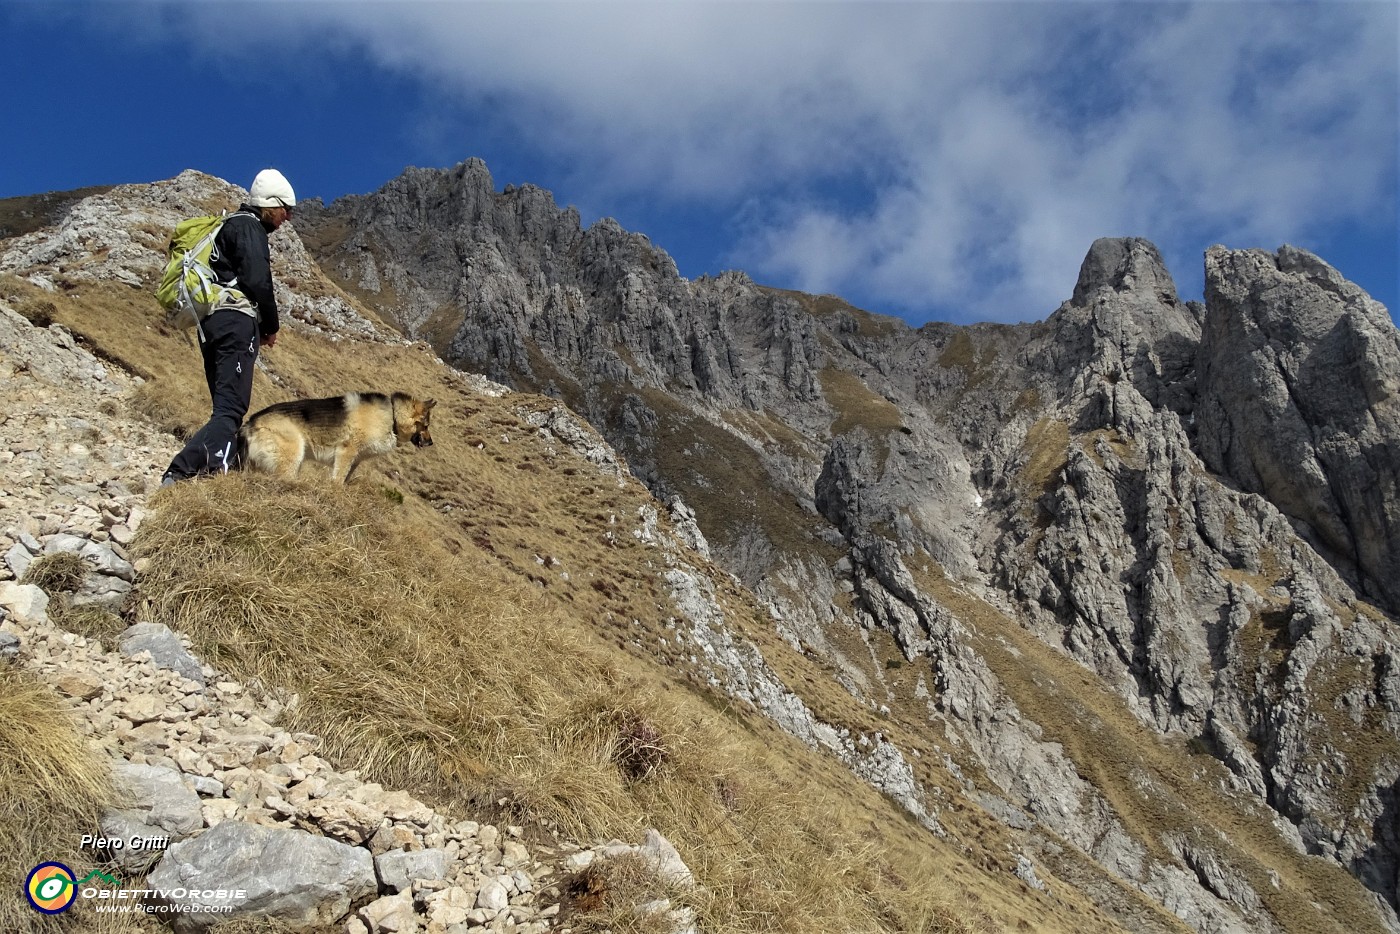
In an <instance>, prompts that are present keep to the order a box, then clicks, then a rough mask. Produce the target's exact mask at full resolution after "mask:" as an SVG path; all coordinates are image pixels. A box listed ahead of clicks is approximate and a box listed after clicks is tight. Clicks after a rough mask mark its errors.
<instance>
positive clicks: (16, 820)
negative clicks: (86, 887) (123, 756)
mask: <svg viewBox="0 0 1400 934" xmlns="http://www.w3.org/2000/svg"><path fill="white" fill-rule="evenodd" d="M108 782H109V779H108V772H107V765H106V763H105V762H104V761H103V760H102V759H101V758H100V757H99V756H97V755H96V754H95V753H93V752H92V750H91V749H89V747H88V745H87V743H86V742H85V741H84V740H83V738H82V737H81V736H79V735H78V732H77V730H76V729H75V728H74V726H73V721H72V719H71V716H70V714H69V713H68V702H67V701H66V700H64V699H63V698H61V697H59V696H58V695H57V694H56V693H54V691H53V689H52V688H50V687H48V685H46V684H44V683H42V682H40V681H39V680H38V679H37V678H35V677H33V676H31V675H28V674H25V673H24V672H22V671H20V670H18V669H15V668H10V667H3V668H0V890H3V892H4V895H3V896H0V931H5V932H6V934H27V932H30V931H35V932H37V931H52V930H55V929H57V928H56V920H55V919H51V918H49V917H47V916H45V915H41V914H39V913H38V912H36V911H34V910H33V909H32V908H30V907H29V903H28V902H27V901H26V900H25V899H24V897H23V896H22V894H21V893H22V892H23V889H24V881H25V879H26V877H27V876H28V875H29V872H30V870H32V869H33V868H34V867H35V866H37V865H39V864H40V863H45V862H50V861H57V862H61V863H64V864H65V865H67V866H68V867H69V868H71V869H72V870H73V871H74V872H75V873H78V874H79V877H81V874H84V873H85V872H86V871H87V870H88V869H90V868H91V865H90V864H91V862H92V855H91V854H90V853H84V852H82V851H80V850H79V849H78V842H79V839H80V837H81V835H82V834H84V833H96V832H97V830H98V819H99V817H100V815H101V813H102V810H103V808H104V807H106V806H107V805H108V804H109V803H110V802H111V801H112V792H111V788H110V786H109V784H108ZM59 917H61V919H62V921H63V922H64V924H63V925H62V927H63V929H65V930H70V931H93V932H97V934H106V932H110V934H124V932H135V931H150V930H155V929H156V926H155V925H154V924H153V923H152V922H149V921H148V920H146V919H145V918H144V917H142V916H138V915H107V914H98V913H96V912H94V911H92V910H91V909H90V908H89V907H88V905H87V904H86V903H85V902H84V901H83V900H82V899H79V900H78V901H77V903H76V904H74V906H73V907H72V908H70V909H69V910H68V911H67V912H65V913H64V914H63V915H61V916H59Z"/></svg>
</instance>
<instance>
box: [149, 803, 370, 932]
mask: <svg viewBox="0 0 1400 934" xmlns="http://www.w3.org/2000/svg"><path fill="white" fill-rule="evenodd" d="M147 883H148V887H149V888H151V889H155V890H157V891H158V892H160V893H161V896H160V901H161V902H162V903H163V904H164V905H166V906H167V908H168V910H169V911H170V915H169V917H170V919H171V924H172V927H174V929H175V931H176V934H191V932H200V931H204V930H206V929H207V928H209V927H211V926H213V925H214V924H215V923H216V922H224V921H229V920H232V919H238V918H255V917H273V918H279V919H281V920H283V921H285V922H289V923H290V924H292V925H294V926H308V927H309V926H311V925H315V924H324V923H328V922H334V921H336V920H338V919H339V918H342V917H344V916H345V915H346V914H347V913H348V912H349V911H350V909H351V906H352V905H353V903H354V902H356V901H357V900H359V899H362V898H365V897H366V896H369V895H373V894H374V893H375V892H376V891H377V890H378V881H377V880H376V878H375V875H374V860H373V858H372V857H371V856H370V854H369V851H368V850H366V849H363V848H361V847H355V846H347V845H346V844H344V843H338V842H336V841H335V840H331V839H329V838H327V837H318V836H313V835H312V834H309V833H306V832H305V831H302V830H290V829H285V830H284V829H280V828H273V827H262V826H258V825H254V824H245V823H241V822H238V821H227V822H225V823H222V824H219V825H218V826H217V827H214V828H212V829H210V830H208V831H206V832H205V833H203V834H200V835H199V836H198V837H195V838H193V839H191V840H186V841H185V842H183V843H177V844H175V845H174V846H172V847H171V848H170V849H169V851H167V852H166V854H165V858H164V859H162V860H161V862H160V865H159V866H157V867H156V869H155V871H154V872H152V873H151V874H150V876H149V877H148V878H147ZM224 906H227V907H228V911H227V913H220V912H218V911H215V910H214V909H216V908H223V907H224Z"/></svg>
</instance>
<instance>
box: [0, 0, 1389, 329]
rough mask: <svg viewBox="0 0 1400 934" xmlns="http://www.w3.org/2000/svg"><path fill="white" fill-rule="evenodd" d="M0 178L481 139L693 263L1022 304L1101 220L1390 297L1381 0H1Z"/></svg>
mask: <svg viewBox="0 0 1400 934" xmlns="http://www.w3.org/2000/svg"><path fill="white" fill-rule="evenodd" d="M0 36H3V37H4V47H5V50H6V59H5V62H4V65H3V66H2V67H3V74H4V81H3V92H0V127H3V134H0V197H8V196H11V195H18V194H30V193H35V192H39V191H50V190H62V189H68V188H76V187H80V186H84V185H94V184H107V183H116V182H141V181H152V180H155V179H160V178H167V177H170V176H173V175H175V174H177V173H178V172H180V171H182V170H183V169H185V168H197V169H200V170H202V171H206V172H210V173H212V174H215V175H218V176H220V177H223V178H226V179H228V180H230V181H233V182H236V183H238V184H241V185H247V184H248V183H249V181H250V180H251V178H252V176H253V174H254V173H255V172H256V171H257V170H258V169H259V168H262V167H264V166H267V165H273V166H276V167H278V168H280V169H282V170H283V171H284V172H285V173H286V174H287V176H288V177H289V178H290V179H291V180H292V183H293V184H294V185H295V186H296V189H297V191H298V194H299V195H300V196H301V197H304V198H305V197H311V196H320V197H322V198H325V199H326V200H331V199H333V198H335V197H338V196H340V195H343V194H347V193H361V192H367V191H372V190H374V189H376V188H378V187H380V186H381V185H383V184H384V183H385V182H387V181H388V180H389V179H391V178H393V177H394V176H396V175H398V174H399V173H400V172H401V171H402V170H403V169H404V168H405V167H406V166H409V165H418V166H449V165H453V164H455V163H457V162H460V161H462V160H464V159H466V158H469V157H472V156H479V157H481V158H482V159H484V160H485V161H486V163H487V165H488V166H489V168H490V169H491V172H492V175H493V176H494V178H495V180H496V184H497V186H498V187H503V186H504V185H506V184H523V183H532V184H536V185H539V186H541V187H544V188H547V189H549V190H550V191H552V192H553V193H554V195H555V198H556V200H557V201H558V202H559V203H560V204H561V206H562V205H565V204H573V205H575V206H577V207H578V208H579V210H580V212H581V213H582V215H583V217H584V220H585V222H586V223H587V222H592V221H594V220H596V219H598V218H600V217H603V216H611V217H615V218H617V219H618V220H619V221H620V222H621V223H622V224H623V225H624V226H625V227H627V228H629V229H632V230H636V231H640V232H642V233H645V234H646V235H648V236H649V237H651V239H652V240H653V241H654V242H655V243H657V244H658V245H659V246H661V247H663V248H664V249H666V250H667V251H668V252H669V253H671V254H672V255H673V256H674V257H675V258H676V261H677V264H678V265H679V267H680V270H681V273H682V274H683V275H686V276H688V277H695V276H698V275H700V274H702V273H715V272H719V271H721V270H724V269H729V268H737V269H743V270H745V271H746V272H748V273H749V274H750V275H752V276H753V277H754V278H755V279H756V280H757V281H759V282H762V283H765V284H771V285H778V286H783V287H788V288H799V289H805V290H808V291H815V292H833V293H836V294H838V295H841V296H842V297H844V298H846V299H847V300H849V301H851V302H853V303H854V304H856V305H859V306H861V307H863V308H867V309H869V310H871V311H877V312H882V313H886V314H898V315H901V316H903V317H905V318H906V319H908V320H909V321H911V322H912V323H915V324H917V323H921V322H923V321H926V320H930V319H938V320H950V321H958V322H966V321H975V320H1001V321H1021V320H1034V319H1039V318H1043V317H1044V316H1045V315H1047V314H1048V313H1050V312H1051V311H1053V310H1054V309H1055V307H1056V306H1057V305H1058V304H1059V303H1060V302H1061V301H1063V300H1064V299H1066V298H1068V297H1069V295H1070V293H1071V291H1072V290H1073V286H1074V281H1075V278H1076V275H1077V273H1078V268H1079V263H1080V261H1081V260H1082V259H1083V257H1084V254H1085V253H1086V252H1087V250H1088V248H1089V245H1090V244H1091V243H1092V242H1093V240H1094V239H1095V238H1097V237H1100V236H1143V237H1147V238H1149V239H1151V240H1152V241H1153V242H1155V243H1156V244H1157V245H1158V247H1159V248H1160V249H1161V250H1162V252H1163V253H1164V255H1165V256H1166V258H1167V262H1168V266H1169V267H1170V269H1171V271H1172V274H1173V276H1174V277H1175V278H1176V280H1177V285H1178V288H1179V290H1180V291H1181V293H1182V295H1183V297H1187V298H1200V296H1201V288H1202V286H1201V265H1202V264H1201V254H1202V253H1203V251H1204V250H1205V249H1206V247H1208V246H1210V245H1211V244H1213V243H1224V244H1225V245H1227V246H1231V247H1262V248H1266V249H1270V250H1272V249H1276V248H1277V247H1278V246H1279V245H1281V244H1283V243H1292V244H1295V245H1297V246H1301V247H1303V248H1305V249H1309V250H1312V251H1313V252H1315V253H1317V254H1318V255H1320V256H1321V257H1322V258H1323V259H1325V260H1327V261H1328V262H1330V263H1331V264H1332V265H1334V266H1336V267H1337V268H1338V269H1340V270H1341V272H1342V273H1343V275H1345V276H1347V277H1348V278H1350V279H1352V280H1353V281H1355V282H1357V283H1358V284H1360V285H1361V286H1362V287H1363V288H1365V289H1366V290H1367V291H1368V292H1370V293H1371V294H1372V295H1373V296H1374V297H1375V298H1377V299H1378V300H1380V301H1381V302H1383V303H1384V304H1385V305H1386V306H1387V307H1388V308H1389V309H1390V310H1391V312H1392V316H1394V314H1395V312H1396V307H1397V292H1398V291H1400V272H1397V256H1400V233H1397V230H1398V229H1400V225H1398V224H1397V187H1396V186H1397V181H1396V178H1397V162H1400V131H1397V117H1398V116H1400V78H1398V77H1397V61H1400V5H1397V4H1395V3H1393V2H1389V0H1381V2H1366V0H1357V2H1346V0H1339V2H1324V3H1317V4H1298V3H1290V2H1268V3H1263V2H1257V3H1251V2H1231V0H1214V2H1212V0H1207V2H1199V3H1187V2H1163V0H1118V2H1108V0H1098V2H1092V0H1085V2H1050V0H1038V2H1012V0H989V2H980V3H978V2H956V3H953V2H947V3H940V2H924V3H912V2H905V3H878V2H857V0H848V2H809V3H797V2H766V3H739V2H706V3H693V2H675V3H665V4H662V3H602V2H594V0H577V2H565V3H545V2H517V3H491V2H448V0H436V2H431V3H424V2H393V0H375V2H357V0H343V2H300V3H296V2H281V3H273V2H239V0H219V2H206V0H186V2H182V3H167V4H158V3H133V2H125V0H98V2H90V3H78V2H68V0H0Z"/></svg>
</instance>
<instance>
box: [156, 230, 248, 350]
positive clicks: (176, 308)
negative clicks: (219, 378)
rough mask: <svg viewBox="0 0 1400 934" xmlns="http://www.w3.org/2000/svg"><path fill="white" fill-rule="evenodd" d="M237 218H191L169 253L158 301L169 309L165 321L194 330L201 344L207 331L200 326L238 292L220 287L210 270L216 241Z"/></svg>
mask: <svg viewBox="0 0 1400 934" xmlns="http://www.w3.org/2000/svg"><path fill="white" fill-rule="evenodd" d="M235 213H245V214H246V213H247V212H246V211H245V212H235ZM233 216H234V214H230V213H228V212H227V211H225V212H224V213H222V214H208V215H205V216H203V217H191V218H189V219H188V220H183V221H181V222H180V223H179V224H177V225H175V235H174V236H173V237H171V238H170V247H169V249H168V251H167V255H168V256H169V257H170V258H169V260H168V261H167V262H166V264H165V275H163V276H162V277H161V280H160V286H159V287H158V288H157V289H156V301H158V302H160V305H161V307H162V308H164V309H165V320H166V321H168V322H170V323H171V324H175V325H178V326H180V327H184V328H188V327H191V326H192V327H194V328H195V330H197V331H198V332H199V339H200V341H201V342H202V341H203V340H204V329H203V328H201V327H200V322H201V321H203V320H204V318H205V317H206V316H208V314H209V313H210V312H212V311H213V310H214V309H215V308H216V307H218V304H219V302H220V301H222V300H223V298H224V296H225V295H226V294H227V293H229V292H236V291H237V289H235V288H233V287H231V286H228V285H222V284H220V283H219V281H218V280H217V279H216V278H215V277H214V271H213V270H212V269H210V268H209V256H210V254H211V253H212V252H213V251H214V238H215V237H217V236H218V235H219V231H220V230H221V229H223V226H224V222H225V221H227V220H228V219H229V218H231V217H233ZM248 216H249V217H251V216H252V215H251V214H249V215H248Z"/></svg>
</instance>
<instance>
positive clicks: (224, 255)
mask: <svg viewBox="0 0 1400 934" xmlns="http://www.w3.org/2000/svg"><path fill="white" fill-rule="evenodd" d="M296 203H297V198H296V193H295V192H293V191H292V186H291V184H289V183H288V182H287V179H286V178H285V177H284V176H283V175H282V173H281V172H279V171H277V170H276V169H263V170H262V171H261V172H259V173H258V174H257V177H256V178H254V179H253V185H252V187H251V188H250V189H249V190H248V201H247V203H245V204H243V205H241V206H240V207H239V209H238V211H237V212H236V213H234V214H231V215H229V217H228V219H227V220H226V221H224V224H223V227H221V228H220V229H219V233H218V235H217V236H216V237H215V238H214V249H213V252H212V253H211V254H210V256H209V268H210V270H211V271H212V272H213V273H214V277H215V278H216V279H217V280H218V282H219V284H220V285H222V286H224V290H223V296H222V297H221V298H220V300H219V302H218V304H217V305H216V306H215V307H214V310H213V311H211V312H210V313H209V314H208V315H207V316H206V317H205V318H204V320H203V321H202V322H201V328H200V330H201V337H200V344H199V350H200V353H201V354H202V355H203V357H204V379H205V382H207V383H208V384H209V397H210V401H211V402H212V411H211V414H210V416H209V421H208V422H207V423H206V424H205V426H204V427H203V428H201V429H199V431H197V432H195V434H194V435H193V437H191V438H190V440H189V441H188V442H187V443H186V444H185V447H184V450H182V451H181V452H180V453H179V454H176V455H175V459H174V460H172V461H171V462H170V466H169V467H168V468H166V471H165V476H164V477H162V478H161V482H160V485H161V486H163V487H164V486H169V485H170V484H172V483H175V482H176V481H178V480H185V479H188V478H190V477H197V476H200V475H202V474H209V473H226V472H227V471H228V470H229V468H231V467H235V466H237V464H236V453H237V449H238V429H239V427H240V426H241V425H242V424H243V416H244V415H246V414H247V412H248V404H249V403H250V402H251V401H252V397H253V364H254V363H255V362H256V360H257V359H258V348H259V347H272V346H273V345H275V344H276V343H277V330H278V328H279V327H280V324H279V323H278V320H277V298H276V296H275V295H274V294H273V289H272V263H271V259H270V256H269V252H268V245H267V238H268V235H269V234H271V233H273V232H275V231H276V230H277V228H279V227H281V226H282V225H283V224H285V223H286V222H287V221H288V220H289V219H290V218H291V216H292V209H293V208H294V207H296Z"/></svg>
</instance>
